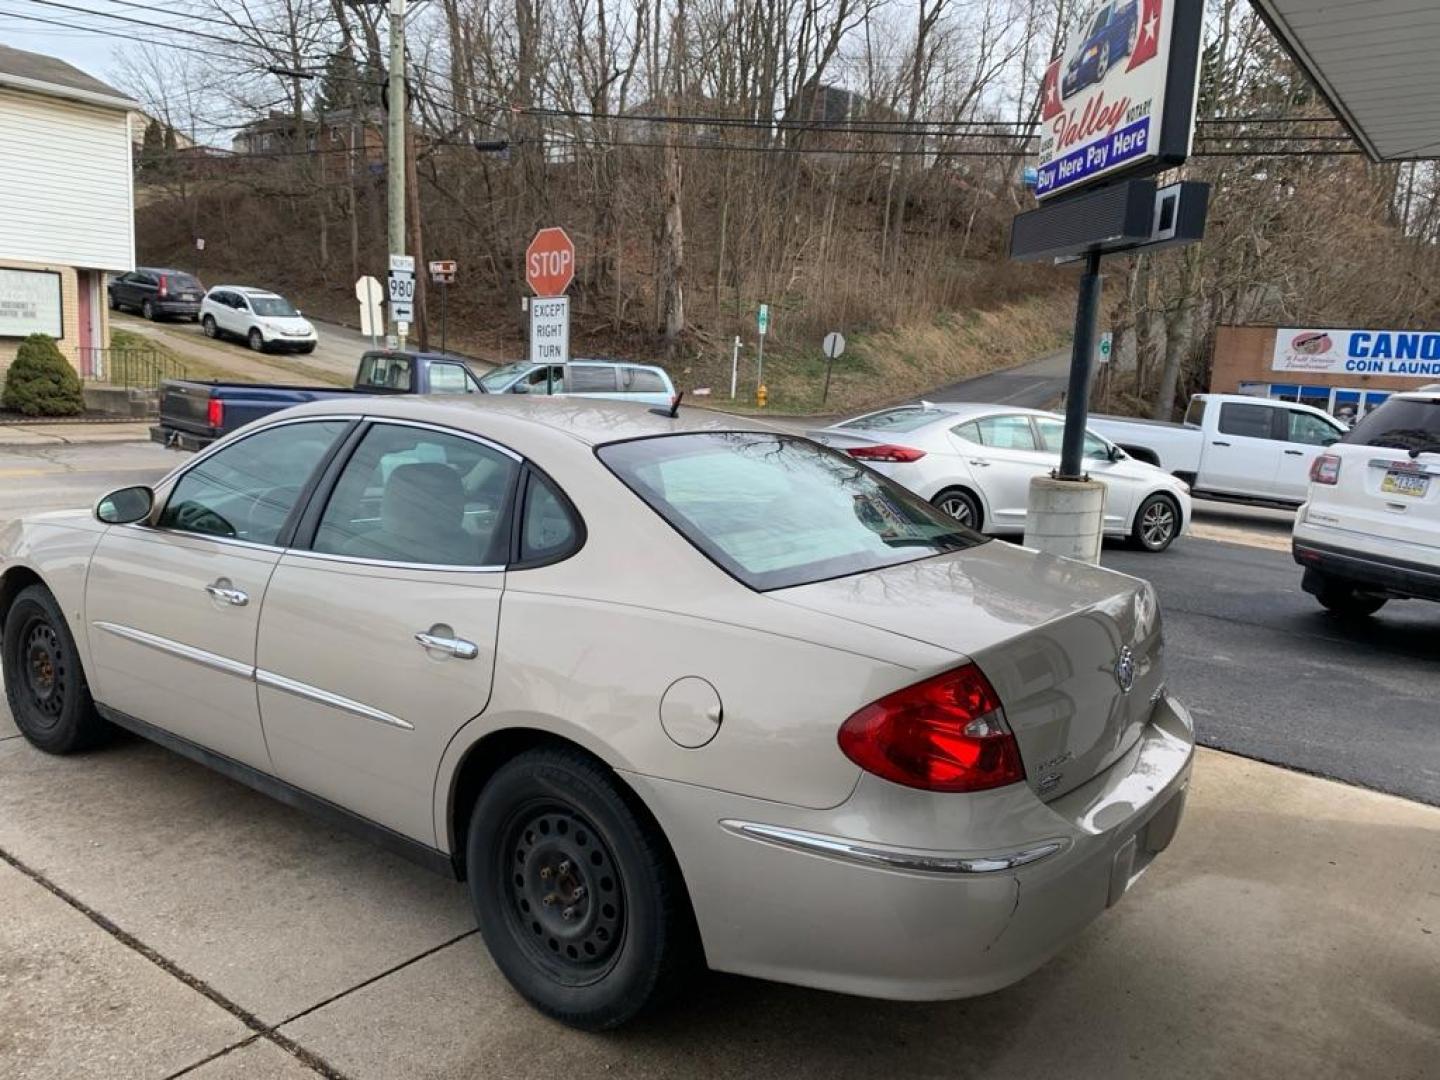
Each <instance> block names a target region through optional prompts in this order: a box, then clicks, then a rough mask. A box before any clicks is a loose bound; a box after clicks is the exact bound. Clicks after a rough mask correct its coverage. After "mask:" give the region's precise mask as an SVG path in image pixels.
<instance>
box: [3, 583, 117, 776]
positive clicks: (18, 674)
mask: <svg viewBox="0 0 1440 1080" xmlns="http://www.w3.org/2000/svg"><path fill="white" fill-rule="evenodd" d="M3 661H4V668H5V697H6V700H7V701H8V702H9V704H10V714H11V715H12V716H13V717H14V718H15V726H16V727H18V728H19V729H20V733H21V734H22V735H24V736H25V738H27V739H28V740H30V742H31V743H32V744H33V745H35V746H37V747H39V748H40V749H41V750H44V751H46V752H47V753H51V754H69V753H73V752H74V751H76V750H83V749H85V748H86V747H87V746H93V745H94V744H95V743H97V742H99V741H100V740H101V739H102V738H103V737H104V735H105V733H106V731H107V730H108V728H109V725H107V724H106V723H105V721H104V720H102V719H101V718H100V715H99V714H98V713H97V712H96V711H95V703H94V701H93V700H92V699H91V697H90V687H89V685H88V684H87V683H86V681H85V672H84V670H83V669H82V668H81V667H80V654H79V651H78V650H77V649H76V648H75V639H74V638H73V637H71V636H70V628H69V627H68V626H66V624H65V617H64V615H63V614H62V613H61V611H60V605H59V604H57V603H56V602H55V598H54V597H53V596H51V595H50V590H49V589H47V588H45V586H43V585H31V586H29V587H28V588H25V589H23V590H22V591H21V593H20V595H19V596H17V597H16V598H15V602H14V603H13V604H12V605H11V606H10V612H9V614H8V615H7V616H6V618H5V640H4V647H3Z"/></svg>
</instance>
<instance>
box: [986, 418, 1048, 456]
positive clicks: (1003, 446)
mask: <svg viewBox="0 0 1440 1080" xmlns="http://www.w3.org/2000/svg"><path fill="white" fill-rule="evenodd" d="M975 427H976V430H978V431H979V432H980V442H981V443H982V444H983V445H985V446H993V447H995V448H996V449H997V450H1038V449H1039V447H1037V446H1036V445H1035V432H1034V431H1032V430H1031V428H1030V418H1029V417H1028V416H982V417H981V418H980V419H979V420H977V421H975Z"/></svg>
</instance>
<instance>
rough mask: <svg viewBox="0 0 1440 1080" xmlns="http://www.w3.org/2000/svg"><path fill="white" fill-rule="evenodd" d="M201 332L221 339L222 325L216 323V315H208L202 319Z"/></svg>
mask: <svg viewBox="0 0 1440 1080" xmlns="http://www.w3.org/2000/svg"><path fill="white" fill-rule="evenodd" d="M200 332H201V333H202V334H204V335H205V336H206V337H208V338H215V339H217V340H218V339H219V337H220V327H219V326H218V325H216V323H215V316H214V315H206V316H205V317H204V318H203V319H201V320H200Z"/></svg>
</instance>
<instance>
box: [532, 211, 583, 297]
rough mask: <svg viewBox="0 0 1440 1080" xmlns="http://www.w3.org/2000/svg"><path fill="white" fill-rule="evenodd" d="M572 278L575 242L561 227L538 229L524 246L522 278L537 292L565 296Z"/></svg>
mask: <svg viewBox="0 0 1440 1080" xmlns="http://www.w3.org/2000/svg"><path fill="white" fill-rule="evenodd" d="M574 280H575V245H574V244H573V243H572V242H571V240H570V237H569V236H567V235H566V234H565V230H564V229H560V228H554V227H552V228H549V229H541V230H540V231H539V232H537V233H536V234H535V239H534V240H531V241H530V246H529V247H527V248H526V249H525V281H526V283H527V284H529V286H530V288H532V289H534V290H535V295H536V296H564V295H565V290H566V289H568V288H569V287H570V282H572V281H574Z"/></svg>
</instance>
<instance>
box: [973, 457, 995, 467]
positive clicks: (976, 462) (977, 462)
mask: <svg viewBox="0 0 1440 1080" xmlns="http://www.w3.org/2000/svg"><path fill="white" fill-rule="evenodd" d="M970 464H971V465H979V466H980V467H981V468H982V469H988V468H989V467H990V465H991V463H990V462H988V461H981V460H980V459H979V458H971V459H970Z"/></svg>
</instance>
